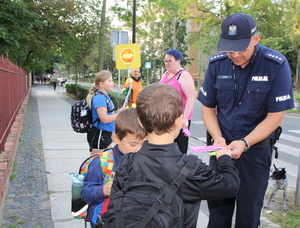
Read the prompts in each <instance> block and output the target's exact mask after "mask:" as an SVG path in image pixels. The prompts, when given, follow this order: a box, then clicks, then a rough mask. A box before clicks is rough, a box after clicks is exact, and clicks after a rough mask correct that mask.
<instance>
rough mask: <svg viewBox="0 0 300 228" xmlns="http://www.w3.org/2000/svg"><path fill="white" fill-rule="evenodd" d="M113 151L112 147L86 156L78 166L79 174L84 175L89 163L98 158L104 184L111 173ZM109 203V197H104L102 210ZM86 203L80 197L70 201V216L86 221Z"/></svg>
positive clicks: (105, 208)
mask: <svg viewBox="0 0 300 228" xmlns="http://www.w3.org/2000/svg"><path fill="white" fill-rule="evenodd" d="M113 155H114V152H113V149H112V148H110V149H107V150H105V151H103V152H102V153H100V154H95V155H92V156H90V157H89V158H87V159H86V160H84V161H83V162H82V164H81V165H80V168H79V172H78V173H79V174H81V175H83V176H84V177H86V175H87V173H88V171H89V165H90V164H91V162H92V161H93V160H94V159H95V158H99V159H100V164H101V167H102V178H103V179H104V184H106V183H107V182H108V181H109V180H110V178H111V175H112V173H113V171H112V169H113V165H114V156H113ZM108 203H109V198H105V199H104V203H103V207H102V208H104V210H107V206H108ZM88 206H89V205H88V204H86V203H85V202H84V201H83V200H82V199H81V198H80V199H78V200H76V201H73V200H72V202H71V211H72V216H73V217H74V218H76V219H85V221H87V222H88V216H87V215H88Z"/></svg>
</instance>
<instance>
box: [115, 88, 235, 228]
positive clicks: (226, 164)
mask: <svg viewBox="0 0 300 228" xmlns="http://www.w3.org/2000/svg"><path fill="white" fill-rule="evenodd" d="M136 110H137V114H138V118H139V121H140V124H141V125H142V126H143V127H144V128H145V129H146V131H147V132H148V141H146V142H144V144H143V146H142V148H141V149H140V151H138V152H137V153H136V154H135V155H134V157H133V163H132V165H131V166H130V170H129V175H130V181H132V182H133V181H140V182H155V183H161V182H165V183H167V184H170V183H171V182H172V181H173V180H174V179H175V178H176V177H177V175H178V172H179V171H180V170H181V168H182V167H183V165H184V164H185V162H184V160H185V159H186V156H188V155H185V154H182V153H181V152H180V150H179V148H178V146H177V144H176V143H174V139H175V138H176V137H177V135H178V134H179V132H180V129H181V128H182V117H183V114H182V99H181V96H180V94H179V93H178V91H177V90H176V89H174V88H173V87H171V86H169V85H166V84H152V85H150V86H147V87H146V88H144V89H143V90H142V91H141V92H140V93H139V95H138V98H137V108H136ZM216 157H217V159H218V160H217V161H218V166H219V170H220V171H219V173H216V172H214V171H212V170H211V169H210V168H209V167H208V166H207V165H206V164H205V163H203V162H202V160H201V159H198V160H197V162H196V165H195V166H194V167H193V169H192V170H191V172H190V174H189V175H188V176H187V178H186V179H185V181H184V182H183V184H182V185H181V187H180V189H179V191H178V192H177V193H178V195H179V196H180V197H181V198H182V200H183V203H184V221H182V222H183V227H190V228H195V227H196V226H197V218H198V213H199V209H200V202H201V200H202V199H203V200H216V199H221V198H228V197H233V196H235V195H236V193H237V191H238V188H239V181H240V180H239V177H238V172H237V169H236V168H235V167H234V165H233V161H232V159H231V155H230V151H229V150H227V149H222V150H219V151H217V153H216ZM122 161H123V159H122ZM122 161H121V164H122ZM118 174H119V173H118V172H117V173H116V176H115V179H114V183H113V186H112V192H111V195H110V198H111V200H112V199H113V198H114V197H115V194H116V192H118V191H120V190H121V189H122V188H123V186H124V182H123V180H122V177H121V176H120V175H118Z"/></svg>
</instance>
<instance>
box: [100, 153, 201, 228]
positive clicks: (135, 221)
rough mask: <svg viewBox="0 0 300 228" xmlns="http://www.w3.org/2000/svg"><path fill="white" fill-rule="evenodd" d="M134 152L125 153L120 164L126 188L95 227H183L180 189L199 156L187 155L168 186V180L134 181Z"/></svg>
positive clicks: (112, 201)
mask: <svg viewBox="0 0 300 228" xmlns="http://www.w3.org/2000/svg"><path fill="white" fill-rule="evenodd" d="M134 155H135V153H129V154H125V155H124V156H123V159H124V160H123V161H124V163H122V164H123V165H121V166H119V169H118V173H119V174H118V175H121V176H122V178H123V182H124V187H123V189H122V190H121V191H119V192H116V195H115V197H114V198H111V199H110V204H109V208H108V211H107V212H106V213H105V214H104V215H103V216H102V217H101V218H99V221H98V223H97V226H96V227H97V228H99V227H101V228H108V227H109V228H112V227H117V228H122V227H126V228H129V227H130V228H132V227H139V228H144V227H147V228H149V227H153V228H165V227H168V228H170V227H173V228H175V227H176V228H179V227H180V228H182V227H183V220H184V219H183V218H184V204H183V201H182V199H181V197H180V196H179V195H178V194H177V191H178V189H180V186H181V184H182V183H183V182H184V181H185V179H186V177H187V176H188V174H189V173H190V171H191V169H192V167H193V166H194V164H195V163H196V161H197V159H198V158H197V156H195V155H188V156H187V157H186V158H185V162H186V163H185V165H184V166H183V167H182V169H181V171H180V173H179V175H178V176H177V177H176V179H175V180H174V181H173V182H172V183H171V184H170V185H169V184H167V183H165V182H160V183H159V182H138V181H134V182H131V181H130V176H129V171H128V167H129V166H130V165H131V164H132V161H133V156H134Z"/></svg>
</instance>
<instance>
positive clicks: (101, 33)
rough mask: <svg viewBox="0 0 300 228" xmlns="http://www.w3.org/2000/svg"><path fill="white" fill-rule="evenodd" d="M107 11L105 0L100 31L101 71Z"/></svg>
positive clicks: (100, 68)
mask: <svg viewBox="0 0 300 228" xmlns="http://www.w3.org/2000/svg"><path fill="white" fill-rule="evenodd" d="M105 12H106V0H103V5H102V13H101V26H100V32H99V71H100V70H103V66H104V27H105Z"/></svg>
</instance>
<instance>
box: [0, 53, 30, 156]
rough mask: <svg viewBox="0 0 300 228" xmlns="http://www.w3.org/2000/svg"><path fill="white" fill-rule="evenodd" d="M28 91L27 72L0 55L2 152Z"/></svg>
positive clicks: (0, 141) (0, 131) (0, 140)
mask: <svg viewBox="0 0 300 228" xmlns="http://www.w3.org/2000/svg"><path fill="white" fill-rule="evenodd" d="M27 91H28V76H27V72H26V71H25V70H23V69H22V68H20V67H18V66H17V65H15V64H13V63H11V62H10V60H9V59H8V58H7V57H0V107H1V108H0V152H1V151H3V150H4V143H5V141H6V138H7V136H8V134H9V132H10V128H11V126H12V124H13V122H14V120H15V117H16V115H17V113H18V110H19V108H20V106H21V104H22V102H23V100H24V97H25V96H26V94H27Z"/></svg>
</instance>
